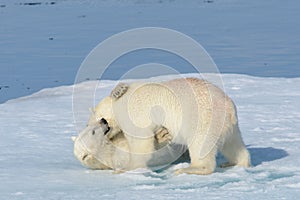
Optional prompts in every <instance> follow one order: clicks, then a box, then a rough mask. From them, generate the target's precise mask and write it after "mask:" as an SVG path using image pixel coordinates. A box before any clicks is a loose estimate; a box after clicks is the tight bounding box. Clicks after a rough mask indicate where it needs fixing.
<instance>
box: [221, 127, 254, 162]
mask: <svg viewBox="0 0 300 200" xmlns="http://www.w3.org/2000/svg"><path fill="white" fill-rule="evenodd" d="M220 151H221V153H222V154H223V155H224V157H225V158H226V159H227V161H228V162H227V163H224V164H221V167H223V168H224V167H230V166H234V165H238V166H241V167H250V166H251V162H250V154H249V152H248V150H247V148H246V146H245V144H244V142H243V140H242V137H241V133H240V130H239V128H238V127H237V126H236V127H234V129H233V132H232V134H231V135H230V136H229V137H228V138H226V141H225V143H224V145H223V147H222V148H221V150H220Z"/></svg>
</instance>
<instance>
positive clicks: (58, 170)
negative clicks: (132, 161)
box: [0, 74, 300, 200]
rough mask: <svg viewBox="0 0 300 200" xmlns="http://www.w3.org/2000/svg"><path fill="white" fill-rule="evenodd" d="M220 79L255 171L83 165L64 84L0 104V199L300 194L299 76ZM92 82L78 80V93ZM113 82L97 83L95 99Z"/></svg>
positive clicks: (69, 90)
mask: <svg viewBox="0 0 300 200" xmlns="http://www.w3.org/2000/svg"><path fill="white" fill-rule="evenodd" d="M188 76H196V75H193V74H189V75H188ZM170 78H173V77H172V76H163V77H158V78H156V79H158V80H165V79H170ZM222 78H223V81H224V86H225V91H226V93H228V94H229V96H230V97H232V99H233V100H234V101H235V103H236V105H237V108H238V115H239V121H240V127H241V131H242V135H243V138H244V141H245V143H246V144H247V147H248V149H249V151H250V153H251V156H252V164H253V167H252V168H248V169H244V168H239V167H233V168H227V169H221V168H217V170H216V172H215V173H213V174H212V175H208V176H198V175H184V174H183V175H179V176H174V175H173V172H174V170H175V169H176V168H180V167H183V166H186V165H188V163H179V164H175V165H172V166H170V167H169V168H167V169H164V170H162V171H160V172H151V171H147V170H145V171H143V173H135V172H127V173H123V174H113V173H112V171H97V170H96V171H95V170H89V169H86V168H84V167H83V166H81V164H80V163H79V161H78V160H76V158H75V157H74V155H73V142H72V140H71V139H70V137H71V136H72V135H76V134H77V129H78V128H80V127H77V124H75V123H74V121H73V113H72V92H73V86H61V87H56V88H50V89H43V90H41V91H40V92H38V93H35V94H33V95H31V96H27V97H22V98H18V99H15V100H10V101H8V102H6V103H4V104H0V133H1V140H0V180H1V185H0V194H1V197H0V199H22V200H23V199H141V198H143V199H203V198H205V199H224V198H225V199H226V198H227V199H228V198H229V199H299V198H300V193H299V191H300V170H299V165H300V160H299V157H300V152H299V146H300V137H299V130H300V101H299V99H300V93H299V88H300V78H257V77H251V76H245V75H237V74H226V75H222ZM93 84H94V83H93V82H92V81H91V82H83V83H80V84H79V85H78V88H80V90H81V91H82V95H85V92H86V91H88V90H92V89H93V88H92V86H93ZM115 84H116V81H101V82H100V85H99V88H98V89H97V91H98V93H99V96H97V98H99V99H97V100H96V101H98V100H100V99H101V98H103V97H104V96H106V95H108V94H109V93H110V90H111V89H112V88H113V86H114V85H115ZM86 110H88V106H87V107H86ZM88 114H89V113H88V111H87V112H86V114H83V116H82V119H81V120H82V121H81V122H78V124H82V123H84V122H85V121H87V118H88ZM79 126H81V125H79ZM222 160H223V158H222V157H221V156H219V157H218V164H220V162H222Z"/></svg>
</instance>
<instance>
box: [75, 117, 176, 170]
mask: <svg viewBox="0 0 300 200" xmlns="http://www.w3.org/2000/svg"><path fill="white" fill-rule="evenodd" d="M91 117H94V116H93V115H92V116H91ZM72 139H73V141H74V155H75V156H76V158H77V159H78V160H79V161H80V162H81V163H82V164H83V165H84V166H86V167H88V168H90V169H101V170H105V169H113V170H115V171H117V172H122V171H127V170H130V163H129V162H130V154H129V148H128V142H127V140H126V138H125V137H124V134H123V133H122V132H119V133H118V134H115V135H111V132H110V127H109V126H108V123H107V121H106V120H105V119H103V118H102V119H100V120H99V121H98V122H97V123H94V124H89V125H88V126H87V127H86V128H84V129H83V130H82V131H81V132H80V134H79V135H78V136H77V137H72ZM170 140H171V138H170V135H169V133H168V131H167V130H166V129H165V128H164V127H161V128H160V129H158V130H156V132H155V135H154V142H155V148H156V149H160V148H162V147H163V146H165V145H166V144H168V143H169V141H170ZM145 162H146V161H145Z"/></svg>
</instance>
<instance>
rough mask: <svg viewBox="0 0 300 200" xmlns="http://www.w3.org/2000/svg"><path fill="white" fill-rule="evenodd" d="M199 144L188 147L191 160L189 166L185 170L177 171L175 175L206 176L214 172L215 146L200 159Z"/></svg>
mask: <svg viewBox="0 0 300 200" xmlns="http://www.w3.org/2000/svg"><path fill="white" fill-rule="evenodd" d="M198 144H199V143H197V142H195V143H193V144H192V145H190V146H189V154H190V158H191V164H190V166H189V167H187V168H183V169H178V170H177V171H176V172H175V173H176V174H182V173H186V174H198V175H208V174H211V173H213V172H214V171H215V168H216V154H217V146H213V147H212V148H211V150H210V151H208V153H207V154H206V155H205V157H203V158H201V156H200V155H201V154H200V152H199V145H198Z"/></svg>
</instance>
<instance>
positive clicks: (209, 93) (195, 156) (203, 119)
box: [90, 78, 251, 175]
mask: <svg viewBox="0 0 300 200" xmlns="http://www.w3.org/2000/svg"><path fill="white" fill-rule="evenodd" d="M95 115H96V119H101V118H104V119H106V120H107V121H108V124H109V126H110V128H111V130H110V132H111V134H112V135H114V134H116V133H118V132H120V131H122V132H123V133H124V137H125V138H126V140H127V142H128V148H129V152H130V163H131V164H132V166H131V167H130V168H140V167H147V166H148V163H149V162H148V161H150V160H152V161H153V160H155V159H156V158H157V157H158V156H159V155H165V157H166V158H167V157H168V158H169V157H174V160H176V159H177V158H178V157H179V156H180V155H181V154H182V153H184V152H185V150H186V149H185V148H180V150H178V149H174V148H173V146H167V148H164V150H165V151H164V152H161V151H160V152H159V151H157V150H155V147H154V142H153V138H154V137H153V133H154V132H155V130H157V128H158V127H165V128H166V129H167V130H168V133H169V134H170V135H171V136H172V144H176V145H179V146H181V147H182V146H184V147H186V148H187V149H188V151H189V155H190V159H191V164H190V166H189V167H188V168H184V169H179V170H177V172H176V173H178V174H179V173H189V174H203V175H204V174H210V173H212V172H214V170H215V168H216V154H217V152H218V150H219V151H220V152H221V153H222V154H223V155H224V156H225V158H226V159H227V160H228V163H226V164H225V165H224V166H231V165H239V166H243V167H249V166H250V165H251V163H250V155H249V152H248V150H247V149H246V147H245V145H244V142H243V140H242V137H241V133H240V129H239V126H238V118H237V113H236V107H235V105H234V103H233V101H232V100H231V99H230V98H229V97H228V96H227V95H226V94H225V93H224V92H223V91H222V90H221V89H219V88H218V87H216V86H214V85H213V84H211V83H209V82H207V81H204V80H201V79H197V78H181V79H175V80H171V81H165V82H161V83H148V82H146V83H142V82H141V83H132V84H129V85H126V84H121V85H119V86H117V87H116V88H115V89H114V90H113V92H112V94H111V95H110V96H108V97H106V98H104V99H103V100H102V101H101V102H100V103H99V104H98V105H97V107H96V109H95ZM90 123H92V122H90ZM166 151H168V152H167V153H166ZM179 154H180V155H179ZM166 160H168V162H169V159H166ZM145 161H147V162H145Z"/></svg>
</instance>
